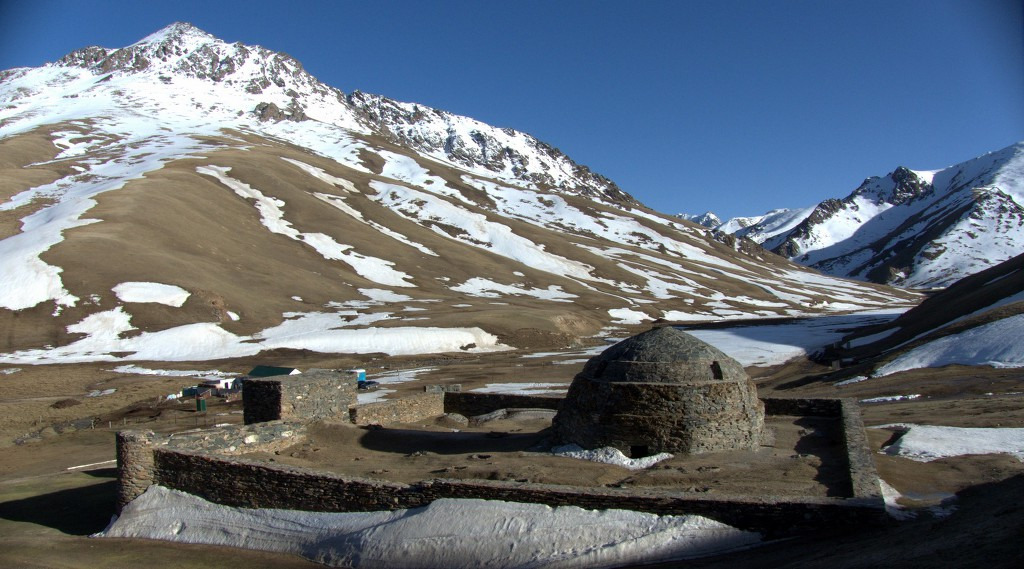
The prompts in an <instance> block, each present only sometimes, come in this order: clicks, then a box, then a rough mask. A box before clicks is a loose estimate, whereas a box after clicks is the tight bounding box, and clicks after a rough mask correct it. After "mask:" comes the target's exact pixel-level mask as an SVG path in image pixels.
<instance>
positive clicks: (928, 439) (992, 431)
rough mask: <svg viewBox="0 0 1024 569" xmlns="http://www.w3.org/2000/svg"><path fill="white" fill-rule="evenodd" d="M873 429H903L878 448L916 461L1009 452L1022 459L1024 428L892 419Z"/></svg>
mask: <svg viewBox="0 0 1024 569" xmlns="http://www.w3.org/2000/svg"><path fill="white" fill-rule="evenodd" d="M872 428H873V429H887V430H891V431H903V435H902V436H901V437H900V438H899V439H898V440H897V441H896V442H894V443H893V444H891V445H889V446H887V447H885V448H884V449H882V451H883V452H885V453H886V454H890V455H894V456H902V457H904V458H909V459H911V460H916V461H919V462H930V461H933V460H937V459H940V458H947V457H952V456H964V455H971V454H1001V453H1006V454H1010V455H1013V456H1014V457H1016V458H1017V459H1018V460H1020V461H1021V462H1024V429H1016V428H965V427H942V426H933V425H915V424H912V423H894V424H890V425H879V426H877V427H872Z"/></svg>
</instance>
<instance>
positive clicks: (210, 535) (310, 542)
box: [97, 486, 761, 569]
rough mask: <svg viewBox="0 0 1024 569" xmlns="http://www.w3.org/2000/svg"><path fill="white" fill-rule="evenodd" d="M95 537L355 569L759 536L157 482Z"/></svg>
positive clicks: (600, 518)
mask: <svg viewBox="0 0 1024 569" xmlns="http://www.w3.org/2000/svg"><path fill="white" fill-rule="evenodd" d="M97 536H98V537H121V538H146V539H161V540H166V541H174V542H178V543H201V544H209V545H222V546H230V547H242V548H248V549H256V550H262V551H276V552H281V553H291V554H295V555H301V556H303V557H306V558H307V559H311V560H315V561H316V562H318V563H323V564H325V565H328V566H332V567H353V568H356V569H359V568H371V567H402V568H403V569H429V568H434V567H447V568H451V569H460V568H470V567H490V568H493V569H528V568H535V567H550V568H552V569H557V568H561V569H572V568H584V567H586V568H591V567H594V568H611V567H622V566H626V565H636V564H643V563H652V562H655V561H669V560H682V559H692V558H697V557H703V556H708V555H714V554H719V553H725V552H727V551H733V550H737V549H745V548H749V547H754V546H756V545H758V544H759V543H760V541H761V536H760V535H759V534H757V533H753V532H745V531H741V530H738V529H735V528H733V527H731V526H727V525H725V524H722V523H720V522H716V521H714V520H710V519H707V518H703V517H700V516H658V515H655V514H647V513H641V512H632V511H626V510H603V511H592V510H584V509H582V508H577V507H575V506H562V507H558V508H552V507H549V506H545V505H542V504H521V503H513V502H500V501H495V500H457V499H441V500H436V501H434V502H433V503H431V504H430V505H428V506H425V507H422V508H414V509H408V510H395V511H392V512H358V513H356V512H343V513H322V512H304V511H294V510H279V509H269V508H267V509H247V508H232V507H228V506H220V505H216V504H213V503H211V502H207V501H206V500H203V499H202V498H198V497H196V496H192V495H189V494H185V493H184V492H178V491H176V490H170V489H167V488H163V487H161V486H151V487H150V488H149V489H148V490H146V492H145V493H144V494H143V495H142V496H140V497H139V498H136V499H135V500H134V501H132V502H131V503H130V504H128V506H126V507H125V509H124V511H123V512H122V513H121V516H120V517H119V518H117V520H115V521H114V522H113V523H111V525H110V526H109V527H108V528H107V529H106V530H104V531H103V532H102V533H100V534H97Z"/></svg>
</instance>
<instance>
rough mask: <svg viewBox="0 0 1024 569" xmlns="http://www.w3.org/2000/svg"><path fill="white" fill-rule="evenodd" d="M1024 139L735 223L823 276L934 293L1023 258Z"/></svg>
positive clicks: (724, 227) (726, 228) (732, 226)
mask: <svg viewBox="0 0 1024 569" xmlns="http://www.w3.org/2000/svg"><path fill="white" fill-rule="evenodd" d="M1022 204H1024V143H1018V144H1014V145H1012V146H1009V147H1007V148H1004V149H1002V150H999V151H996V152H992V153H989V154H986V155H984V156H980V157H978V158H974V159H972V160H968V161H965V162H962V163H960V164H956V165H953V166H950V167H948V168H945V169H942V170H938V171H915V170H911V169H909V168H906V167H902V166H901V167H899V168H897V169H895V170H893V171H892V172H890V173H889V174H888V175H886V176H875V177H871V178H868V179H866V180H865V181H864V182H863V183H862V184H861V185H860V186H859V187H858V188H857V189H855V190H854V191H853V192H852V193H850V195H848V196H847V197H845V198H843V199H827V200H825V201H823V202H821V203H819V204H818V205H817V206H815V207H813V208H807V209H801V210H774V211H772V212H769V213H768V214H766V215H764V216H759V217H752V218H735V219H731V220H729V221H727V222H725V223H722V224H720V225H718V226H716V227H715V229H716V230H717V231H720V232H725V233H729V234H733V235H736V236H737V237H747V238H749V239H752V240H754V241H756V242H758V243H760V244H761V245H762V246H763V247H765V248H766V249H769V250H771V251H773V252H775V253H778V254H779V255H782V256H784V257H786V258H789V259H791V260H793V261H796V262H799V263H802V264H805V265H808V266H811V267H814V268H816V269H819V270H821V271H823V272H826V273H828V274H832V275H836V276H843V277H848V278H856V279H862V280H867V281H871V282H878V283H886V284H891V285H896V286H903V287H942V286H948V285H949V284H951V283H953V282H955V281H956V280H958V279H960V278H962V277H964V276H967V275H970V274H973V273H976V272H978V271H981V270H984V269H986V268H988V267H991V266H994V265H996V264H998V263H1000V262H1002V261H1005V260H1007V259H1010V258H1012V257H1015V256H1016V255H1018V254H1020V253H1022V252H1024V207H1022Z"/></svg>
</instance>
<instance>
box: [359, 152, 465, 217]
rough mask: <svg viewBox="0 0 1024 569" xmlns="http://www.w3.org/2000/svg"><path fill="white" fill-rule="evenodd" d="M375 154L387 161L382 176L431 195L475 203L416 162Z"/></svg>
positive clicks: (390, 155)
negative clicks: (415, 187)
mask: <svg viewBox="0 0 1024 569" xmlns="http://www.w3.org/2000/svg"><path fill="white" fill-rule="evenodd" d="M374 152H375V153H376V154H377V155H378V156H380V157H381V158H383V159H384V160H385V161H386V162H385V163H384V168H383V169H382V170H381V173H380V175H381V176H383V177H385V178H391V179H392V180H398V181H400V182H406V183H409V184H412V185H414V186H417V187H419V188H422V189H424V190H427V191H428V192H431V193H435V194H440V195H443V196H448V197H450V198H455V199H457V200H459V201H461V202H463V203H467V204H472V203H473V202H472V201H471V200H469V199H468V198H466V196H464V195H462V193H461V192H459V191H458V190H456V189H455V188H452V187H451V186H449V185H448V182H445V181H444V179H442V178H439V177H437V176H434V175H433V174H431V173H430V172H428V171H427V170H426V169H425V168H424V167H423V166H420V164H419V162H417V161H416V160H414V159H412V158H410V157H408V156H403V155H401V154H395V153H394V152H388V151H386V150H380V149H374Z"/></svg>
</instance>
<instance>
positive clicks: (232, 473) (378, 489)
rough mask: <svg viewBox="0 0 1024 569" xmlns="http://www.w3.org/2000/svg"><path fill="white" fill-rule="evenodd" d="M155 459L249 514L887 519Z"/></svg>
mask: <svg viewBox="0 0 1024 569" xmlns="http://www.w3.org/2000/svg"><path fill="white" fill-rule="evenodd" d="M154 455H155V470H154V472H155V475H154V480H155V483H157V484H160V485H162V486H166V487H168V488H174V489H176V490H181V491H183V492H188V493H190V494H195V495H197V496H201V497H203V498H206V499H207V500H210V501H212V502H216V503H220V504H224V505H227V506H236V507H246V508H285V509H297V510H309V511H323V512H366V511H380V510H396V509H403V508H416V507H422V506H426V505H427V504H429V503H431V502H433V501H434V500H437V499H441V498H477V499H484V500H505V501H510V502H525V503H539V504H547V505H549V506H577V507H581V508H587V509H609V508H619V509H628V510H635V511H641V512H650V513H655V514H661V515H684V514H698V515H702V516H706V517H709V518H713V519H717V520H719V521H721V522H723V523H727V524H729V525H732V526H734V527H738V528H741V529H747V530H753V531H759V532H762V533H765V534H766V535H767V536H768V537H779V536H782V535H788V534H793V533H799V532H803V531H811V530H816V529H820V528H821V527H822V526H823V525H826V524H875V523H879V522H880V521H883V520H884V519H885V510H884V508H879V507H875V506H874V505H869V504H864V503H861V502H850V501H849V500H843V499H839V498H804V499H800V498H796V499H794V498H777V497H773V496H732V497H709V496H707V495H701V494H687V493H683V492H664V491H660V492H659V491H637V490H619V489H614V488H579V487H571V486H555V485H546V484H527V483H517V482H502V481H487V480H428V481H422V482H418V483H415V484H403V483H398V482H387V481H380V480H370V479H365V478H358V477H350V476H342V475H337V474H333V473H327V472H316V471H312V470H307V469H303V468H297V467H290V466H282V465H268V464H265V463H260V462H255V461H248V460H242V459H234V460H230V459H226V458H222V457H215V456H210V455H204V454H201V453H195V452H189V451H173V450H170V449H157V450H156V451H155V453H154Z"/></svg>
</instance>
